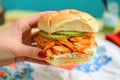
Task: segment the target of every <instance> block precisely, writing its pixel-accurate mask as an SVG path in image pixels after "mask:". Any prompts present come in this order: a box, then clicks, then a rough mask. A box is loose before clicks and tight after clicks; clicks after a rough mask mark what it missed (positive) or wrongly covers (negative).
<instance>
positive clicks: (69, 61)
mask: <svg viewBox="0 0 120 80" xmlns="http://www.w3.org/2000/svg"><path fill="white" fill-rule="evenodd" d="M95 53H96V50H94V51H92V54H91V53H90V54H86V55H83V56H82V57H75V58H58V59H53V60H46V62H48V63H49V64H52V65H55V66H68V65H80V64H85V63H87V62H89V61H90V60H92V59H93V57H94V55H95Z"/></svg>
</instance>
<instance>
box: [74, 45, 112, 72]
mask: <svg viewBox="0 0 120 80" xmlns="http://www.w3.org/2000/svg"><path fill="white" fill-rule="evenodd" d="M111 60H112V57H111V56H108V55H107V54H106V47H105V46H103V45H101V46H99V47H98V48H97V52H96V55H95V57H94V59H93V60H92V61H90V62H89V63H87V64H83V65H80V66H78V67H77V68H76V69H77V70H78V71H83V72H86V73H89V72H96V71H98V70H99V69H100V68H101V67H102V66H105V65H106V64H108V63H109V62H110V61H111Z"/></svg>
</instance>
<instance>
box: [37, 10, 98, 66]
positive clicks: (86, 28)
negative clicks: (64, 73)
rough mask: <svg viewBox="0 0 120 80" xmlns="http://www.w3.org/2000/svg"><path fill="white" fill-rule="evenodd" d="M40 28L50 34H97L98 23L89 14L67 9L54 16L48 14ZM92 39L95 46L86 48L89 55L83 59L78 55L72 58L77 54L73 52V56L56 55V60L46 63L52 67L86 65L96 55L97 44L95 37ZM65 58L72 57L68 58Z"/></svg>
mask: <svg viewBox="0 0 120 80" xmlns="http://www.w3.org/2000/svg"><path fill="white" fill-rule="evenodd" d="M38 28H39V30H42V31H44V32H46V33H48V34H52V33H54V32H57V31H77V32H87V33H91V32H94V33H95V32H97V31H98V23H97V21H96V20H95V19H94V18H93V17H92V16H91V15H89V14H88V13H85V12H80V11H78V10H73V9H67V10H61V11H58V12H55V13H52V14H47V15H46V16H44V17H43V18H42V19H40V20H39V22H38ZM92 39H93V41H94V42H90V43H91V44H95V45H93V46H90V47H88V48H86V50H89V53H88V52H87V54H82V55H81V57H80V56H78V55H74V57H72V54H73V53H74V54H77V53H76V52H74V51H73V52H72V53H71V54H61V55H54V56H53V57H54V59H46V61H47V62H48V63H50V64H52V65H57V66H65V65H78V64H83V63H86V62H88V61H90V60H91V59H92V58H93V57H94V55H95V53H96V48H97V47H96V42H95V40H94V37H92ZM88 40H89V37H88ZM81 46H82V45H81ZM65 56H70V57H68V58H66V57H65Z"/></svg>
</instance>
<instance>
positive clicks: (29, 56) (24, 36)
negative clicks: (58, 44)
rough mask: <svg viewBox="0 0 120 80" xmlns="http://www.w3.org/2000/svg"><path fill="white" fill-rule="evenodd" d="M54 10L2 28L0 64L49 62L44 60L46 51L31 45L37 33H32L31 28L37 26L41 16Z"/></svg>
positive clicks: (0, 31) (0, 33) (0, 35)
mask: <svg viewBox="0 0 120 80" xmlns="http://www.w3.org/2000/svg"><path fill="white" fill-rule="evenodd" d="M53 12H54V11H50V12H41V13H38V14H36V15H34V16H32V17H29V18H27V19H23V20H20V21H18V22H16V23H14V24H12V25H10V26H9V27H7V28H4V29H2V30H0V66H3V65H7V64H10V63H13V62H17V61H23V60H25V61H31V62H36V63H40V64H47V63H46V62H45V61H44V57H46V55H45V53H44V52H42V50H41V49H39V48H36V47H33V46H31V43H32V41H33V38H34V36H35V35H37V34H36V33H35V34H32V33H31V29H32V28H35V27H37V22H38V21H39V19H40V18H42V17H43V16H45V15H46V14H48V13H53Z"/></svg>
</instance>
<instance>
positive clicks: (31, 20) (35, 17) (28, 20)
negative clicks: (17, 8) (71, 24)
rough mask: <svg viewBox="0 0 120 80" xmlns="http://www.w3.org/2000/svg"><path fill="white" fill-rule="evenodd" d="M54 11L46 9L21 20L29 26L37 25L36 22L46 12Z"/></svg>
mask: <svg viewBox="0 0 120 80" xmlns="http://www.w3.org/2000/svg"><path fill="white" fill-rule="evenodd" d="M54 12H56V11H46V12H40V13H37V14H35V15H33V16H31V17H29V18H26V19H24V20H22V22H23V23H24V22H25V23H26V24H28V25H29V26H30V27H31V28H34V27H37V22H38V21H39V20H40V19H41V18H42V17H43V16H45V15H46V14H50V13H54Z"/></svg>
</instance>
